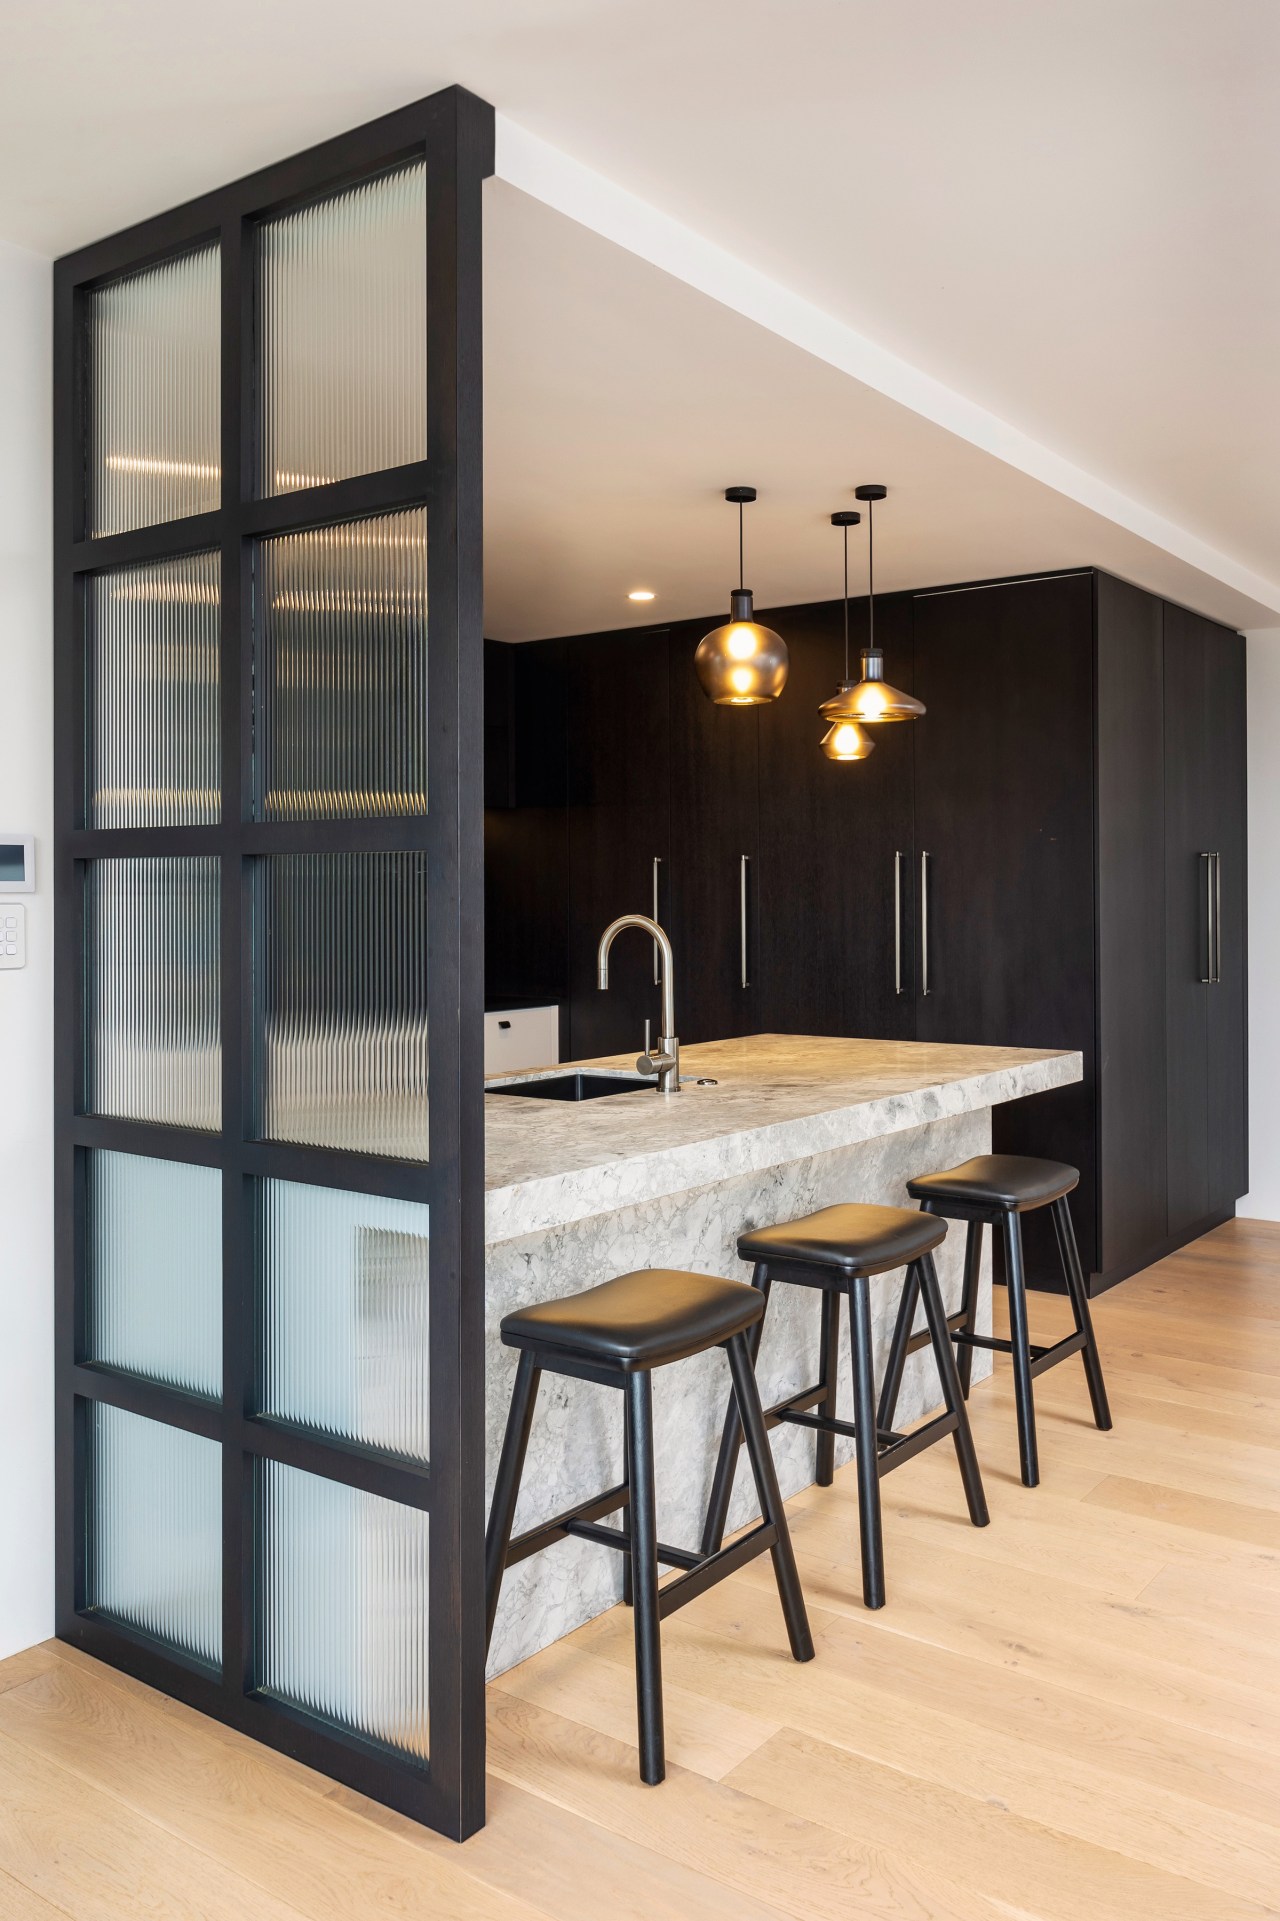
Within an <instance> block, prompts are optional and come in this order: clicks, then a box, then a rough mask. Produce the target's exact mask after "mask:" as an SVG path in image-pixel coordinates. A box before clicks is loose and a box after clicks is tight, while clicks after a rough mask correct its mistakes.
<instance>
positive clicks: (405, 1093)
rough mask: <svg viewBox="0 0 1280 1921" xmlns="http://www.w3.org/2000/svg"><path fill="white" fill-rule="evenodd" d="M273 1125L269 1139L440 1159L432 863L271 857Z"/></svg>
mask: <svg viewBox="0 0 1280 1921" xmlns="http://www.w3.org/2000/svg"><path fill="white" fill-rule="evenodd" d="M255 878H256V889H255V923H256V932H255V938H256V941H257V943H258V952H259V954H260V956H261V960H262V990H263V991H262V1010H261V1013H260V1015H259V1019H260V1020H261V1022H262V1028H261V1031H260V1033H259V1079H260V1087H261V1109H260V1122H261V1131H262V1133H263V1134H264V1135H265V1136H267V1137H268V1138H270V1139H273V1140H282V1141H306V1142H308V1143H310V1144H311V1145H313V1146H320V1147H342V1148H348V1149H350V1150H352V1151H353V1152H355V1153H361V1154H389V1155H393V1156H395V1157H396V1158H398V1159H401V1160H425V1159H426V1158H427V861H426V855H425V854H420V853H407V854H280V855H275V856H273V857H271V858H270V859H264V860H261V861H260V862H259V863H258V866H257V872H256V877H255Z"/></svg>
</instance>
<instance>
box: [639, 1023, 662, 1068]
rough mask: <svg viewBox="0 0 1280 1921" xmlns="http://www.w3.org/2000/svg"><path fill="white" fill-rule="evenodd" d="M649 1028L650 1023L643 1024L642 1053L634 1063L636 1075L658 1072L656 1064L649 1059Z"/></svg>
mask: <svg viewBox="0 0 1280 1921" xmlns="http://www.w3.org/2000/svg"><path fill="white" fill-rule="evenodd" d="M649 1027H650V1023H649V1022H648V1021H646V1022H645V1024H644V1053H643V1054H641V1056H640V1058H639V1060H638V1061H637V1062H636V1073H637V1074H656V1073H657V1071H658V1069H657V1066H656V1064H655V1063H654V1061H653V1059H652V1058H651V1053H650V1047H649Z"/></svg>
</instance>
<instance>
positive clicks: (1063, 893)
mask: <svg viewBox="0 0 1280 1921" xmlns="http://www.w3.org/2000/svg"><path fill="white" fill-rule="evenodd" d="M915 653H916V687H915V691H916V693H917V695H918V697H919V698H920V699H921V700H923V701H924V703H925V706H926V708H927V710H928V711H927V713H926V714H925V717H924V718H923V719H922V720H919V721H917V722H915V723H914V725H913V727H912V733H913V735H914V742H913V745H914V751H915V772H916V842H917V849H916V881H917V887H918V889H919V895H918V909H917V914H918V920H917V948H918V959H917V965H918V971H919V979H918V992H917V997H916V1032H917V1035H918V1037H919V1038H920V1039H921V1040H936V1041H956V1042H974V1043H979V1044H985V1045H988V1046H1009V1047H1062V1048H1078V1049H1080V1051H1081V1052H1082V1053H1083V1055H1084V1080H1083V1082H1081V1083H1079V1084H1077V1085H1076V1086H1073V1087H1067V1088H1060V1089H1057V1090H1055V1091H1054V1092H1053V1093H1050V1094H1042V1095H1037V1096H1034V1097H1033V1098H1032V1099H1031V1100H1027V1101H1018V1102H1012V1103H1010V1104H1008V1105H1007V1106H1004V1107H1001V1108H998V1109H997V1110H996V1114H995V1120H994V1127H995V1130H996V1135H995V1140H996V1145H997V1147H998V1148H999V1149H1001V1150H1003V1151H1005V1152H1010V1153H1028V1154H1042V1155H1049V1156H1050V1157H1052V1158H1054V1159H1058V1160H1064V1161H1067V1162H1069V1163H1070V1164H1071V1165H1072V1166H1075V1167H1078V1168H1079V1169H1080V1175H1081V1181H1080V1190H1079V1193H1078V1197H1077V1201H1076V1204H1075V1206H1074V1209H1073V1211H1074V1214H1075V1222H1076V1232H1077V1234H1078V1236H1079V1239H1080V1243H1081V1255H1082V1258H1083V1260H1084V1262H1085V1265H1086V1268H1087V1269H1088V1268H1091V1267H1092V1266H1094V1265H1095V1261H1096V1240H1097V1233H1096V1228H1097V1184H1096V1165H1097V1151H1096V1128H1095V1118H1094V1093H1095V1064H1094V1047H1093V1037H1094V803H1093V778H1094V760H1093V581H1092V577H1091V576H1090V575H1068V576H1062V577H1058V578H1056V579H1044V580H1038V581H1018V582H1013V583H1010V584H1009V585H1004V586H995V587H990V588H979V589H973V590H969V591H961V592H955V593H937V594H922V595H918V596H917V597H916V600H915ZM1027 1261H1028V1269H1029V1272H1030V1273H1031V1274H1032V1276H1033V1277H1034V1278H1037V1279H1039V1278H1045V1279H1051V1278H1052V1277H1053V1276H1054V1275H1056V1273H1057V1272H1058V1268H1057V1255H1056V1249H1055V1248H1054V1246H1053V1242H1052V1235H1051V1234H1050V1233H1049V1232H1048V1231H1047V1225H1046V1226H1045V1228H1044V1231H1042V1224H1041V1223H1039V1222H1037V1223H1032V1224H1030V1225H1029V1231H1028V1234H1027Z"/></svg>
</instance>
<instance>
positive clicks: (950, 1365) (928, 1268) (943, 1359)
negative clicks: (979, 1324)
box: [919, 1254, 991, 1527]
mask: <svg viewBox="0 0 1280 1921" xmlns="http://www.w3.org/2000/svg"><path fill="white" fill-rule="evenodd" d="M919 1268H920V1284H921V1289H922V1291H923V1293H924V1312H925V1319H926V1320H927V1321H928V1323H929V1338H930V1340H931V1342H932V1344H933V1358H934V1360H935V1361H936V1362H937V1364H938V1378H939V1380H940V1381H941V1382H942V1398H943V1400H944V1401H945V1402H946V1404H947V1411H948V1413H950V1414H954V1415H955V1417H956V1430H955V1433H954V1434H953V1435H952V1437H951V1438H952V1439H953V1440H954V1442H955V1444H956V1459H957V1461H958V1462H959V1463H960V1479H961V1480H962V1481H963V1482H964V1498H965V1500H966V1501H967V1502H968V1503H969V1519H970V1520H971V1521H972V1522H973V1525H974V1526H975V1527H986V1525H987V1523H988V1522H989V1521H990V1519H991V1516H990V1515H989V1514H988V1512H987V1497H986V1495H985V1494H984V1493H983V1491H982V1470H981V1469H980V1468H979V1466H978V1456H977V1452H976V1450H975V1448H974V1445H973V1435H972V1433H971V1431H970V1428H969V1415H968V1412H967V1410H966V1408H965V1404H964V1394H963V1392H962V1391H961V1387H960V1375H959V1371H958V1369H957V1367H956V1356H955V1349H954V1348H953V1347H952V1345H951V1332H950V1329H949V1328H948V1327H947V1310H946V1308H945V1307H944V1306H943V1304H942V1289H941V1288H940V1287H939V1286H938V1270H937V1268H936V1267H935V1266H934V1264H933V1255H932V1254H925V1255H922V1256H921V1259H920V1262H919Z"/></svg>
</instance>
